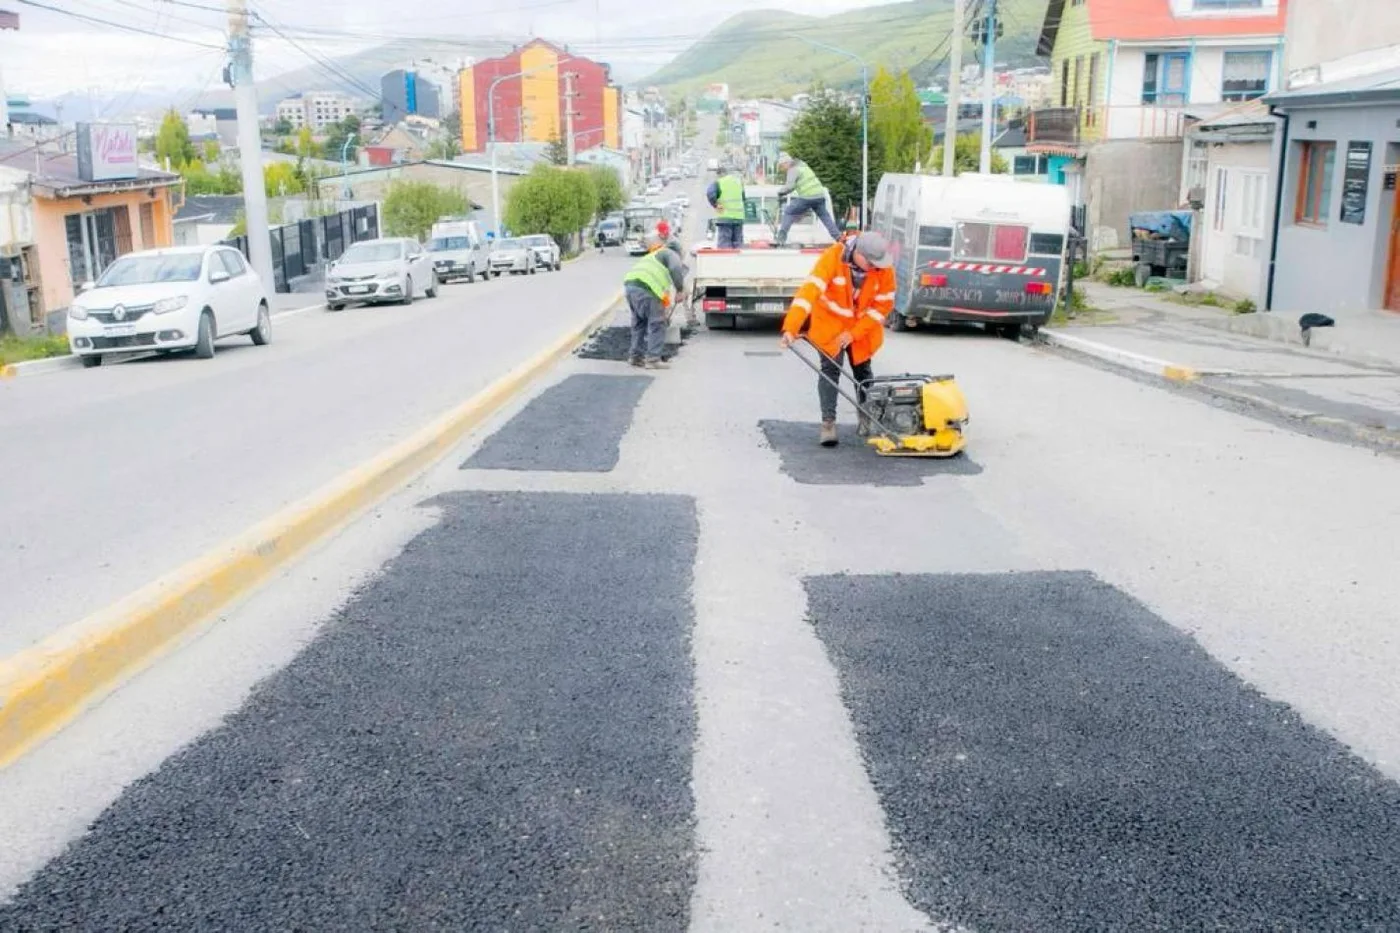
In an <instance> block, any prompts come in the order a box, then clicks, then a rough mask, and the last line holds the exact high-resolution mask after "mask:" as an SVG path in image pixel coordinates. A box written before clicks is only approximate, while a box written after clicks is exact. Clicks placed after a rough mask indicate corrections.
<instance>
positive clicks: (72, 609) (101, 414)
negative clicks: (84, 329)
mask: <svg viewBox="0 0 1400 933" xmlns="http://www.w3.org/2000/svg"><path fill="white" fill-rule="evenodd" d="M625 268H626V264H625V260H624V259H623V258H622V257H620V256H617V255H610V256H609V257H607V258H604V259H600V258H598V257H595V256H588V257H587V258H585V259H584V260H583V261H580V262H577V263H572V264H569V265H566V266H564V268H563V270H562V271H560V272H551V273H546V274H537V275H534V276H520V277H511V276H506V277H503V278H499V279H494V280H492V281H490V282H487V283H480V282H478V283H476V284H472V285H467V284H457V283H454V284H451V285H444V286H442V288H441V291H440V293H439V297H438V298H436V299H423V298H420V299H418V301H416V302H415V303H414V304H413V305H410V306H407V307H401V306H394V305H390V306H382V307H368V308H366V307H351V308H348V309H346V310H344V311H341V312H339V313H335V314H332V313H329V312H325V311H323V310H320V309H314V308H313V309H312V310H309V311H305V312H302V313H298V314H292V315H279V316H278V317H277V318H275V319H274V331H275V334H274V339H273V342H272V345H271V346H269V347H265V348H264V347H254V346H253V345H252V343H251V342H250V341H248V340H247V339H245V338H234V339H230V340H227V341H223V342H221V343H220V344H219V350H218V353H217V355H216V356H215V357H214V359H213V360H209V361H205V360H196V359H193V358H174V357H172V358H167V359H156V358H150V359H146V360H141V361H135V362H130V363H124V364H122V365H115V366H103V367H102V368H101V369H97V370H64V371H62V372H56V373H48V374H44V375H40V376H34V377H32V378H31V377H24V378H20V379H15V380H11V381H8V382H3V383H0V435H3V437H4V438H5V443H4V444H3V445H0V475H3V476H5V477H6V482H4V483H3V484H0V515H4V516H5V525H6V533H5V536H4V542H3V543H0V554H3V560H0V593H4V599H3V609H2V610H0V655H6V654H9V653H12V652H14V651H16V650H19V649H20V648H23V647H25V646H26V645H29V644H32V643H33V642H35V641H38V640H39V639H41V638H43V637H44V636H46V635H48V634H49V633H51V632H53V631H55V630H56V629H58V628H60V627H61V626H63V625H66V624H69V623H72V622H75V621H77V620H78V619H80V618H82V617H83V616H85V615H87V614H88V613H90V612H92V611H94V610H96V609H98V608H101V607H103V606H105V605H107V604H109V603H111V602H112V601H114V600H116V599H119V598H121V597H122V596H124V595H126V594H127V593H129V592H131V591H133V590H136V589H138V588H139V587H141V586H143V585H145V584H147V583H149V582H151V581H152V580H154V579H156V578H157V577H159V576H160V575H162V574H163V573H165V572H167V571H170V570H173V569H175V568H176V567H178V566H180V565H181V564H183V563H184V562H185V561H187V560H190V559H192V558H194V557H195V556H197V555H199V554H201V553H203V552H204V551H206V550H208V549H210V548H212V547H215V546H216V545H218V544H219V543H220V542H222V541H224V540H226V539H228V538H229V537H230V536H232V535H235V534H237V533H238V532H241V531H243V530H244V529H246V528H248V527H250V526H251V525H253V524H255V523H256V522H258V521H259V520H261V519H263V518H266V517H267V516H269V515H271V514H272V513H273V512H275V511H276V510H277V509H278V508H279V507H281V506H284V505H286V504H288V503H290V502H293V501H296V500H297V499H299V498H301V497H302V496H305V495H307V494H309V493H311V492H312V491H314V490H315V489H317V488H318V487H319V486H321V485H322V484H324V483H326V482H328V481H329V480H331V479H332V478H334V477H336V476H338V475H339V474H341V473H342V472H344V471H345V470H346V469H348V468H349V467H350V466H352V465H354V464H357V463H359V462H361V461H364V460H367V459H368V458H370V457H371V456H373V455H374V454H375V453H377V452H379V451H380V450H383V449H384V448H386V447H388V446H389V445H390V444H392V443H393V442H394V441H395V440H398V439H401V438H403V437H404V436H406V435H408V434H410V433H412V432H413V431H414V430H416V429H418V428H420V427H422V426H423V425H424V424H426V423H427V422H428V421H430V420H431V419H432V418H433V417H434V416H436V415H439V414H441V413H442V412H444V411H446V410H447V409H449V408H451V407H452V406H453V405H455V404H457V403H458V402H461V401H462V400H464V399H466V398H468V397H469V396H470V395H472V394H473V393H474V392H476V391H478V390H480V389H481V388H482V387H484V386H486V385H487V384H488V383H490V382H491V381H492V380H494V379H496V378H498V377H500V376H502V375H504V374H505V373H507V372H509V371H510V370H511V369H513V368H514V367H515V366H517V365H519V364H520V363H522V362H524V361H525V360H527V359H529V358H530V357H532V356H534V355H535V354H536V353H538V352H539V351H540V350H542V349H543V348H545V347H546V346H548V345H549V344H550V343H552V342H554V341H555V340H557V339H558V338H559V337H560V336H561V335H563V334H564V333H565V332H567V331H569V330H576V329H577V328H579V327H581V326H583V324H584V323H585V322H586V321H587V320H588V319H589V317H590V316H592V315H594V314H596V313H598V311H599V310H600V309H601V308H602V306H603V304H604V303H605V302H606V301H607V300H608V299H609V298H610V297H611V296H612V295H614V294H616V293H617V291H618V287H619V286H618V283H619V281H620V278H621V275H622V272H623V270H625ZM314 298H315V296H309V297H306V298H304V300H303V301H302V304H303V305H304V304H305V303H306V302H307V301H311V300H313V299H314Z"/></svg>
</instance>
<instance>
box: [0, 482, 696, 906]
mask: <svg viewBox="0 0 1400 933" xmlns="http://www.w3.org/2000/svg"><path fill="white" fill-rule="evenodd" d="M435 504H437V505H438V506H440V507H441V509H442V510H443V518H442V521H441V522H440V524H438V525H437V526H436V527H434V528H432V529H430V530H428V531H426V532H424V533H423V534H422V535H420V536H419V537H418V538H416V539H415V540H414V541H413V542H412V543H411V544H410V545H409V547H408V548H407V549H406V550H405V551H404V552H403V553H402V554H401V555H400V556H399V557H398V558H396V559H395V560H394V561H393V562H392V563H390V564H389V565H388V566H387V567H386V569H385V570H384V571H383V573H382V574H381V575H380V576H379V577H378V578H376V579H375V580H374V581H373V582H372V583H370V584H369V585H367V586H366V587H365V589H364V590H363V591H362V592H361V593H360V594H359V595H358V596H357V597H356V598H355V599H354V600H353V602H352V603H351V604H350V605H349V606H348V607H347V608H346V609H344V611H343V612H342V613H341V615H340V617H339V618H338V619H336V620H334V621H333V622H332V623H331V624H330V625H329V626H328V628H327V629H326V630H325V631H324V633H323V634H322V635H321V636H320V637H319V638H317V639H316V640H315V641H314V642H313V643H312V644H311V645H310V646H309V647H308V648H307V649H306V650H305V651H304V652H303V653H302V654H301V655H300V656H299V657H298V658H297V659H296V660H295V661H294V662H293V663H292V664H291V665H290V666H289V667H287V668H286V669H284V670H283V671H281V672H280V673H278V674H276V675H274V676H273V677H271V678H270V679H269V680H267V681H266V682H264V683H263V684H262V685H261V686H260V687H259V688H258V689H257V690H256V692H255V693H254V695H253V696H252V698H251V699H250V700H249V702H248V703H247V704H246V706H245V707H244V708H243V709H242V710H241V711H239V712H238V713H236V714H234V715H233V716H232V717H230V719H229V720H228V721H227V722H226V724H225V725H224V726H223V727H221V728H220V729H218V730H216V731H214V732H212V733H210V734H209V735H207V736H205V737H204V738H202V739H201V740H200V741H198V742H196V743H195V744H194V745H193V746H191V747H189V748H188V749H186V750H185V751H183V752H182V753H180V754H178V755H177V756H175V757H174V758H172V759H170V760H169V761H167V762H166V763H165V765H164V766H162V767H161V768H160V769H159V770H158V771H157V772H155V773H154V774H152V775H150V776H149V777H147V778H145V779H143V780H141V781H140V782H138V783H136V784H135V785H133V786H132V787H130V788H129V789H128V790H127V791H126V792H125V793H124V794H123V795H122V796H121V798H119V799H118V801H117V802H116V803H114V804H113V805H112V806H111V807H110V808H109V809H108V810H107V812H106V813H104V814H103V815H102V816H101V818H99V819H98V820H97V822H96V823H95V825H94V826H93V827H92V829H91V831H90V832H89V833H88V834H87V835H86V836H85V837H83V838H82V839H80V840H78V841H77V842H75V843H74V844H73V845H72V846H71V847H70V848H69V850H68V851H67V852H66V853H65V854H63V855H62V856H60V857H59V858H58V859H56V860H55V861H53V862H51V863H50V864H49V865H48V866H47V867H46V868H44V869H43V870H41V871H40V872H39V874H38V875H37V876H35V877H34V878H33V879H32V880H31V881H30V882H29V883H27V884H26V885H24V886H23V888H22V889H21V890H20V892H19V893H18V895H17V896H16V898H15V899H14V900H13V901H12V902H11V903H10V904H8V905H5V906H3V907H0V930H69V929H73V930H124V931H133V930H156V929H160V930H170V929H179V930H196V931H198V930H210V931H227V930H294V929H295V930H337V931H339V930H372V929H377V930H384V929H441V930H469V929H514V930H542V929H550V930H555V929H596V930H644V931H664V930H683V929H685V928H686V927H687V924H688V911H689V900H690V893H691V889H692V887H693V885H694V874H695V862H694V859H695V856H694V838H693V826H692V820H693V801H692V797H691V791H690V756H691V748H692V745H693V743H694V738H695V734H694V733H695V724H694V713H693V710H692V706H691V693H692V670H691V657H690V629H691V625H692V623H693V617H692V612H691V608H690V599H689V590H690V586H691V572H692V566H693V564H694V560H695V549H696V536H697V526H696V516H695V507H694V504H693V502H692V501H691V500H689V499H686V498H683V497H676V496H640V495H638V496H610V495H597V496H586V495H568V494H547V493H539V494H524V493H521V494H508V493H459V494H452V495H448V496H444V497H441V498H440V499H438V500H436V503H435ZM600 541H606V542H607V546H606V547H600V546H599V542H600Z"/></svg>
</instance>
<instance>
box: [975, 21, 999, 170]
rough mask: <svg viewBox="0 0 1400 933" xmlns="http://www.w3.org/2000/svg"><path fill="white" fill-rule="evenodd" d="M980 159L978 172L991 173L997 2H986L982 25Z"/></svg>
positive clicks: (994, 122) (995, 83)
mask: <svg viewBox="0 0 1400 933" xmlns="http://www.w3.org/2000/svg"><path fill="white" fill-rule="evenodd" d="M982 50H983V51H982V159H981V162H980V163H979V167H978V171H979V172H981V173H982V174H983V175H988V174H991V171H992V133H993V131H994V130H995V128H996V121H995V120H994V119H993V118H992V110H993V108H994V107H995V106H996V92H997V82H996V61H997V0H987V19H986V21H985V22H984V23H983V24H982Z"/></svg>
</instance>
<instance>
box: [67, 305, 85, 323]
mask: <svg viewBox="0 0 1400 933" xmlns="http://www.w3.org/2000/svg"><path fill="white" fill-rule="evenodd" d="M68 316H69V317H70V318H72V319H73V320H75V321H86V320H87V319H88V310H87V308H84V307H83V306H82V305H69V306H68Z"/></svg>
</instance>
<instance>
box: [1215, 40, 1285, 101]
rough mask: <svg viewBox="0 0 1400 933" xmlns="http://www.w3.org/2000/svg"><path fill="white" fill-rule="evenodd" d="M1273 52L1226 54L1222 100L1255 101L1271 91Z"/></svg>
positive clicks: (1221, 87) (1221, 89) (1221, 90)
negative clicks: (1270, 77)
mask: <svg viewBox="0 0 1400 933" xmlns="http://www.w3.org/2000/svg"><path fill="white" fill-rule="evenodd" d="M1273 63H1274V56H1273V53H1272V52H1269V51H1263V52H1226V53H1225V69H1224V71H1223V73H1222V74H1221V77H1220V98H1221V99H1222V100H1254V99H1255V98H1256V97H1263V96H1264V94H1265V93H1266V92H1267V91H1268V90H1269V71H1270V70H1271V69H1272V67H1273Z"/></svg>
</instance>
